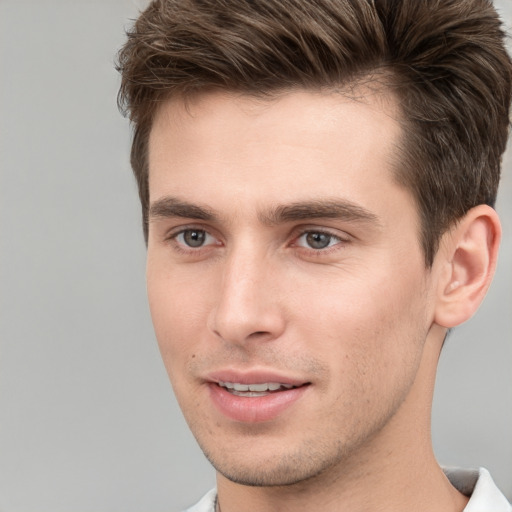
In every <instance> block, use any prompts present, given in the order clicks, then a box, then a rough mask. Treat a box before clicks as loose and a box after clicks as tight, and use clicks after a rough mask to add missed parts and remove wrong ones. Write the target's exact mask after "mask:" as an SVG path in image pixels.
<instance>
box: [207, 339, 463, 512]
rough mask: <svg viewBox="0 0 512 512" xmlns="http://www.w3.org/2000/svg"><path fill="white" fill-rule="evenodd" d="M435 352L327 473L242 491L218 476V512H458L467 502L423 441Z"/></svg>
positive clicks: (431, 348)
mask: <svg viewBox="0 0 512 512" xmlns="http://www.w3.org/2000/svg"><path fill="white" fill-rule="evenodd" d="M439 350H440V345H439V346H436V345H435V344H433V343H431V344H430V346H429V344H428V343H427V345H426V348H425V353H424V355H423V358H424V359H425V361H422V365H421V367H420V371H419V373H418V378H417V379H416V382H415V384H414V386H413V387H412V389H411V392H410V393H409V395H408V396H407V398H406V399H405V401H404V402H403V403H402V405H401V406H400V408H399V409H398V411H397V412H396V414H395V415H394V416H393V417H392V418H391V420H390V421H389V422H388V423H387V424H386V425H385V426H384V427H383V428H382V430H381V431H380V432H379V433H378V434H377V435H376V436H375V437H374V438H373V439H370V440H366V442H365V443H364V444H362V445H361V446H359V447H358V449H357V450H356V451H354V453H352V454H351V455H350V456H348V457H347V458H346V459H344V460H343V461H340V462H339V463H338V464H337V465H336V466H334V467H332V468H330V470H328V471H325V472H324V473H322V474H320V475H317V476H315V477H312V478H310V479H308V480H306V481H302V482H299V483H296V484H293V485H289V486H283V487H281V486H280V487H277V486H276V487H249V486H245V485H240V484H237V483H234V482H232V481H230V480H228V479H226V478H225V477H224V476H222V475H220V474H218V476H217V488H218V501H219V505H220V507H221V510H222V512H249V511H253V510H258V511H259V512H277V511H279V512H288V511H290V512H291V511H293V512H302V511H304V512H306V511H308V512H309V511H311V510H322V511H324V512H331V511H332V512H334V511H336V512H339V511H343V510H347V511H350V512H367V511H368V510H379V511H382V512H387V511H389V512H391V511H392V512H406V511H407V512H409V511H410V510H414V511H416V512H427V511H429V512H430V511H431V510H436V511H438V512H461V511H462V510H463V509H464V507H465V505H466V503H467V498H466V497H465V496H463V495H462V494H460V493H459V492H458V491H457V490H456V489H455V488H454V487H452V485H451V484H450V482H449V481H448V479H447V478H446V477H445V475H444V473H443V472H442V470H441V468H440V467H439V465H438V463H437V462H436V460H435V457H434V454H433V450H432V443H431V437H430V404H431V402H432V395H433V383H434V380H435V368H436V367H437V359H438V356H439ZM425 373H429V374H427V375H426V374H425Z"/></svg>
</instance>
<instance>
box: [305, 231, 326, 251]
mask: <svg viewBox="0 0 512 512" xmlns="http://www.w3.org/2000/svg"><path fill="white" fill-rule="evenodd" d="M306 240H307V242H308V244H309V246H310V247H312V248H313V249H324V248H325V247H327V246H328V245H329V242H330V241H331V236H330V235H327V234H325V233H308V234H307V236H306Z"/></svg>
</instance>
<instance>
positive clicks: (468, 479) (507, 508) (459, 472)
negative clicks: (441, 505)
mask: <svg viewBox="0 0 512 512" xmlns="http://www.w3.org/2000/svg"><path fill="white" fill-rule="evenodd" d="M444 472H445V474H446V476H447V477H448V479H449V480H450V482H451V484H452V485H453V486H454V487H455V488H456V489H458V490H459V491H460V492H461V493H462V494H465V495H466V496H469V497H470V498H469V502H468V504H467V506H466V508H465V509H464V512H512V506H511V505H510V503H509V502H508V501H507V499H506V498H505V496H503V494H502V493H501V492H500V490H499V489H498V487H496V484H495V483H494V481H493V479H492V477H491V475H490V474H489V471H487V470H486V469H485V468H480V469H459V468H444Z"/></svg>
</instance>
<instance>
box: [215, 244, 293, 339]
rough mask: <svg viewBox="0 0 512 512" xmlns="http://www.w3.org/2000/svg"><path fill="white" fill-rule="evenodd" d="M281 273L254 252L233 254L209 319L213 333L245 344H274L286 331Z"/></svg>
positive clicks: (224, 266) (226, 262)
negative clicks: (279, 276) (279, 278)
mask: <svg viewBox="0 0 512 512" xmlns="http://www.w3.org/2000/svg"><path fill="white" fill-rule="evenodd" d="M277 273H278V269H276V268H274V266H273V265H272V264H270V262H269V261H268V259H266V258H265V257H264V256H262V255H257V254H255V253H254V251H250V250H248V251H243V250H241V251H236V252H235V251H233V253H232V254H231V255H230V256H229V257H227V258H226V260H225V262H224V263H223V270H222V276H221V286H220V287H219V289H218V292H217V295H216V301H215V304H214V305H213V308H212V310H211V313H210V316H209V328H210V330H211V331H212V332H213V333H214V334H215V335H216V336H217V337H219V338H221V339H222V340H224V341H226V342H229V343H233V344H246V343H248V342H249V341H250V340H254V341H256V340H259V341H271V340H274V339H276V338H278V337H279V336H280V335H281V334H282V333H283V331H284V328H285V318H284V312H283V311H282V309H281V304H280V300H279V284H278V283H279V280H278V278H277V275H276V274H277Z"/></svg>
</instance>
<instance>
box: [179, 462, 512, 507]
mask: <svg viewBox="0 0 512 512" xmlns="http://www.w3.org/2000/svg"><path fill="white" fill-rule="evenodd" d="M444 472H445V474H446V476H447V477H448V479H449V480H450V482H451V483H452V485H453V486H454V487H455V488H456V489H458V490H459V491H460V492H461V493H462V494H465V495H466V496H471V497H470V498H469V502H468V504H467V505H466V508H465V509H464V511H463V512H512V506H511V505H510V503H509V502H508V501H507V499H506V498H505V496H503V494H501V492H500V490H499V489H498V488H497V487H496V484H495V483H494V482H493V480H492V478H491V475H490V474H489V471H487V470H486V469H485V468H480V469H459V468H444ZM216 497H217V491H216V489H212V490H211V491H209V492H208V493H206V494H205V495H204V496H203V498H202V499H201V500H200V501H199V503H196V504H195V505H194V506H193V507H190V508H188V509H187V510H185V512H215V499H216Z"/></svg>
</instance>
